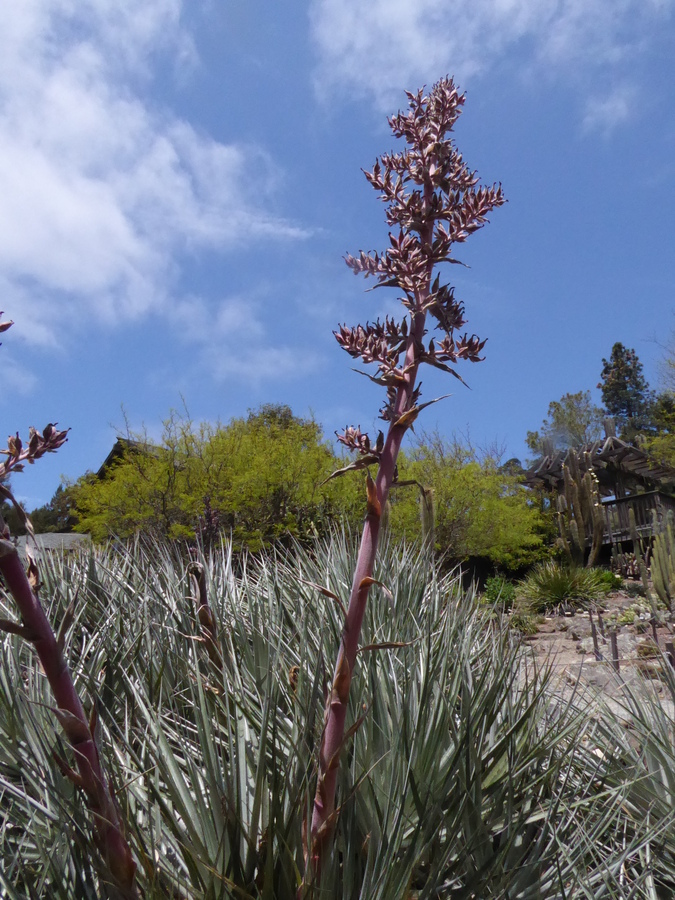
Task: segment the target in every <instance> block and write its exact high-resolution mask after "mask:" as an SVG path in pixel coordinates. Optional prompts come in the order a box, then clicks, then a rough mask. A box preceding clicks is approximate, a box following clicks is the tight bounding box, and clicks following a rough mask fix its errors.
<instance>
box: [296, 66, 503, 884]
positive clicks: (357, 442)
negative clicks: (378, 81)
mask: <svg viewBox="0 0 675 900" xmlns="http://www.w3.org/2000/svg"><path fill="white" fill-rule="evenodd" d="M406 95H407V97H408V105H409V112H408V113H405V114H404V113H398V115H396V116H394V117H392V118H391V119H390V120H389V125H390V127H391V130H392V132H393V133H394V135H395V137H397V138H403V139H404V140H405V141H406V144H407V145H408V146H407V148H406V149H405V150H404V151H403V152H401V153H391V154H383V155H382V156H381V157H380V159H379V160H378V161H376V163H375V166H374V168H373V171H372V172H366V173H365V175H366V178H367V179H368V181H369V182H370V184H371V185H372V186H373V188H375V189H376V190H378V191H379V192H380V194H381V199H382V200H383V201H384V202H385V203H386V204H387V211H386V219H387V224H388V225H389V226H391V227H393V228H396V229H397V233H390V234H389V241H390V247H389V248H388V249H387V250H386V251H385V253H384V254H378V253H363V252H361V253H359V256H358V258H355V257H352V256H349V255H348V256H347V257H346V258H345V260H346V263H347V265H348V266H349V267H350V268H351V269H352V270H353V272H354V273H355V274H359V273H362V274H364V275H365V276H366V277H369V276H371V277H374V278H375V279H376V280H377V285H376V287H396V288H398V289H399V290H400V291H402V292H403V296H402V297H401V302H402V303H403V305H404V307H405V309H406V311H407V314H406V317H405V318H404V320H403V321H402V322H396V321H394V320H391V319H389V318H386V319H385V321H384V323H381V322H380V321H379V320H378V321H377V322H375V323H367V324H366V325H365V326H363V325H358V326H356V327H355V328H347V327H346V326H340V328H339V330H338V331H336V332H335V337H336V339H337V341H338V343H339V344H340V345H341V346H342V348H343V349H344V350H346V351H347V353H349V355H350V356H352V357H353V358H356V359H361V360H362V361H363V362H364V363H374V364H376V365H377V369H378V372H377V375H370V374H367V373H362V374H367V377H369V378H370V379H371V380H372V381H374V382H375V383H376V384H378V385H381V386H382V387H384V388H386V391H387V400H386V402H385V404H384V406H383V408H382V410H381V412H380V416H381V418H382V419H383V420H384V421H385V422H387V423H388V430H387V435H386V438H385V437H384V435H383V433H382V432H380V434H379V436H378V438H377V440H376V441H375V442H374V443H373V442H371V440H370V438H369V436H368V435H366V434H364V433H362V432H361V430H360V429H359V428H352V427H349V428H347V429H346V430H345V432H344V434H340V435H338V440H339V441H341V442H342V443H343V444H344V445H345V446H346V447H348V448H349V449H350V450H353V451H355V452H356V453H357V454H358V457H357V459H356V460H355V462H353V463H352V464H351V465H349V466H346V467H345V468H344V469H341V470H340V471H339V472H336V473H334V474H335V475H338V474H343V473H344V472H347V471H350V470H354V469H367V470H368V474H367V477H366V487H367V497H368V505H367V512H366V518H365V523H364V527H363V533H362V538H361V545H360V549H359V555H358V560H357V563H356V570H355V572H354V578H353V582H352V589H351V595H350V599H349V606H348V608H347V614H346V619H345V624H344V628H343V632H342V638H341V641H340V648H339V651H338V656H337V661H336V664H335V670H334V675H333V682H332V685H331V689H330V692H329V696H328V698H327V703H326V711H325V720H324V729H323V735H322V739H321V746H320V751H319V766H318V780H317V789H316V795H315V799H314V806H313V813H312V822H311V828H310V841H309V847H308V855H309V862H310V864H311V870H312V871H313V872H314V873H315V874H317V873H318V872H319V871H320V868H321V861H322V857H323V855H324V853H325V852H326V847H327V845H328V841H329V838H330V835H331V833H332V830H333V826H334V823H335V818H336V814H337V810H336V806H335V788H336V782H337V772H338V766H339V761H340V754H341V751H342V747H343V745H344V743H345V740H346V739H347V738H348V737H349V736H350V735H351V733H353V730H354V727H355V726H354V727H353V728H352V729H350V730H349V731H347V733H345V722H346V716H347V706H348V700H349V686H350V682H351V678H352V672H353V670H354V665H355V662H356V656H357V652H358V648H359V635H360V631H361V623H362V621H363V616H364V612H365V608H366V602H367V599H368V591H369V588H370V586H371V585H372V584H373V583H374V581H373V578H372V574H373V565H374V562H375V554H376V552H377V544H378V538H379V532H380V518H381V512H382V510H383V509H384V505H385V503H386V502H387V496H388V494H389V489H390V487H391V485H392V483H394V482H395V480H396V460H397V457H398V453H399V450H400V448H401V443H402V441H403V437H404V435H405V433H406V431H407V430H408V428H410V427H411V426H412V425H413V423H414V421H415V419H416V418H417V415H418V414H419V412H420V411H421V410H422V409H423V408H424V407H426V406H429V405H430V404H431V403H435V402H436V401H435V400H431V401H429V402H427V403H420V402H419V398H420V389H419V387H416V385H415V382H416V378H417V372H418V369H419V367H420V365H421V364H422V363H426V364H427V365H431V366H434V367H435V368H438V369H441V370H443V371H445V372H449V373H450V374H452V375H454V376H455V377H456V378H460V376H459V375H458V373H457V372H456V370H455V369H454V368H453V366H454V365H455V364H456V363H457V362H458V361H459V360H470V361H471V362H478V361H479V360H481V359H482V357H481V356H480V353H481V350H482V349H483V346H484V345H485V341H481V340H479V338H478V337H476V335H471V336H470V337H469V336H468V335H467V334H464V336H463V337H460V336H459V335H458V334H457V335H456V332H458V330H459V329H460V328H462V326H463V325H464V324H465V319H464V307H463V305H462V303H461V302H459V301H457V300H456V299H455V296H454V289H453V288H452V287H449V286H448V285H441V284H440V276H436V277H435V278H434V269H435V267H436V265H437V264H438V263H441V262H448V263H458V260H457V259H455V258H454V257H453V256H452V254H451V250H452V245H453V244H454V243H461V242H463V241H464V240H466V238H467V237H468V236H469V235H470V234H472V233H473V232H474V231H476V230H477V229H478V228H480V227H481V226H482V225H484V224H485V222H486V221H487V214H488V213H489V212H490V210H492V209H493V208H495V207H498V206H501V205H502V204H503V203H504V202H505V200H504V196H503V193H502V189H501V186H497V185H493V186H492V187H490V188H485V187H478V177H477V175H476V173H475V172H471V171H470V170H469V169H468V168H467V166H466V165H465V163H464V161H463V160H462V157H461V154H460V153H459V152H458V151H457V150H456V149H455V147H454V143H453V141H452V139H451V137H450V134H451V132H452V129H453V126H454V123H455V122H456V120H457V118H458V117H459V115H460V113H461V109H462V106H463V105H464V96H463V95H461V94H459V93H458V91H457V89H456V88H455V85H454V83H453V81H452V80H451V79H449V78H445V79H442V80H441V81H439V82H438V83H437V84H436V85H434V87H433V88H432V90H431V91H430V93H429V95H428V96H425V95H424V94H423V91H419V92H418V93H416V94H413V93H409V92H406ZM428 314H430V315H431V317H432V319H433V320H434V324H435V328H437V329H438V330H439V331H440V332H441V335H442V336H441V338H440V339H438V338H436V339H434V338H432V339H431V340H430V341H429V342H428V343H427V344H425V343H424V338H425V336H426V334H427V317H428ZM460 380H461V378H460ZM438 399H441V398H438ZM371 465H377V475H376V477H375V480H374V481H373V479H372V478H371V475H370V471H369V468H368V467H369V466H371ZM331 477H332V476H331Z"/></svg>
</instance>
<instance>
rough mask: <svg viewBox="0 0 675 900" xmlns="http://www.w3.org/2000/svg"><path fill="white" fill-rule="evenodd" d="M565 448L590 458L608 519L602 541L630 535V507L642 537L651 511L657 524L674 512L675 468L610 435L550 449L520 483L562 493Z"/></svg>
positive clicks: (646, 532)
mask: <svg viewBox="0 0 675 900" xmlns="http://www.w3.org/2000/svg"><path fill="white" fill-rule="evenodd" d="M568 452H572V453H576V454H577V455H578V456H579V457H585V456H586V454H588V457H590V461H591V465H592V468H593V472H594V473H595V476H596V478H597V479H598V491H599V493H600V496H601V497H602V498H605V499H603V501H602V503H603V508H604V512H605V520H606V523H607V524H606V529H605V536H604V539H603V540H604V543H610V542H615V541H624V540H628V539H630V525H629V510H630V509H632V510H633V512H634V515H635V521H636V525H637V528H638V532H639V533H640V534H641V535H645V536H649V535H651V534H652V530H653V528H652V522H653V512H656V516H657V519H658V521H659V522H662V521H663V520H664V518H665V517H666V515H667V513H668V511H669V510H672V511H673V515H674V516H675V497H674V496H673V493H674V492H675V469H674V468H672V467H671V466H666V465H663V464H662V463H660V462H658V461H657V460H655V459H654V458H653V457H651V456H650V455H649V454H648V453H646V452H645V451H644V450H640V449H639V448H638V447H634V446H632V445H631V444H628V443H626V441H623V440H621V438H618V437H615V436H613V435H612V436H609V437H606V438H604V439H602V440H599V441H593V442H591V443H589V444H584V445H583V446H581V447H578V448H576V449H575V450H572V451H568V450H553V449H552V448H551V449H550V452H549V453H545V454H544V456H543V457H542V458H541V459H540V460H537V462H536V463H534V465H533V466H531V467H530V468H529V469H527V470H526V471H525V472H524V473H523V476H524V483H525V484H526V485H527V486H528V487H531V488H538V489H539V490H545V491H548V492H551V493H556V494H557V493H561V492H562V491H563V485H564V482H563V465H564V463H565V459H566V458H567V454H568ZM588 457H587V458H588Z"/></svg>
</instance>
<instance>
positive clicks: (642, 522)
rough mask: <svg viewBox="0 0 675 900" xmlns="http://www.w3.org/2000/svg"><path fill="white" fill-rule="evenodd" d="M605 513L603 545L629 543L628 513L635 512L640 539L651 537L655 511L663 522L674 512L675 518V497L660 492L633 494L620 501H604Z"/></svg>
mask: <svg viewBox="0 0 675 900" xmlns="http://www.w3.org/2000/svg"><path fill="white" fill-rule="evenodd" d="M602 506H603V510H604V513H605V533H604V536H603V539H602V542H603V544H610V543H612V542H613V541H628V540H630V538H631V533H630V519H629V516H628V511H629V510H630V509H632V510H633V514H634V515H635V525H636V527H637V530H638V534H639V535H640V537H650V536H651V535H652V533H653V511H656V516H657V520H658V522H659V523H661V522H663V521H664V520H665V518H666V516H667V515H668V511H669V510H672V513H673V516H675V497H669V496H668V495H667V494H662V493H661V492H660V491H649V492H647V493H645V494H633V495H632V496H630V497H622V498H621V499H620V500H605V501H603V504H602Z"/></svg>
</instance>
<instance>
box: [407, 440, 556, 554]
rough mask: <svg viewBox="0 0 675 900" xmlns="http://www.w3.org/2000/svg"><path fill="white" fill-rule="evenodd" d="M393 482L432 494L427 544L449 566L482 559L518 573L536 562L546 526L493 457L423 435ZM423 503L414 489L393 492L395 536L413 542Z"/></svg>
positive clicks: (516, 481) (525, 493)
mask: <svg viewBox="0 0 675 900" xmlns="http://www.w3.org/2000/svg"><path fill="white" fill-rule="evenodd" d="M399 480H400V481H401V482H405V481H415V482H417V484H418V485H419V486H421V487H424V488H425V489H427V490H431V492H432V498H433V507H434V544H435V546H436V549H438V550H439V551H441V552H444V553H447V555H448V556H449V557H450V558H451V559H453V560H457V561H461V560H464V559H468V558H470V557H482V558H485V559H489V560H490V561H491V562H492V563H493V564H494V565H495V566H498V567H500V568H503V569H518V568H521V567H523V566H526V565H528V564H530V563H532V562H534V561H535V560H536V559H538V558H539V557H540V556H541V553H542V550H543V546H544V533H545V530H546V523H545V522H544V519H543V516H542V513H541V511H540V509H539V507H538V504H537V503H536V502H535V501H534V499H533V497H532V495H531V494H530V493H529V492H528V491H527V490H526V489H524V488H523V487H522V485H521V484H520V482H519V479H518V478H517V477H515V476H514V475H511V474H508V472H507V471H505V470H504V469H503V468H502V467H500V466H499V460H498V459H497V458H495V457H494V456H491V455H489V454H488V455H484V456H481V455H480V454H478V453H477V452H476V451H475V450H474V449H473V448H471V447H467V446H466V445H465V444H461V443H457V442H454V441H448V440H447V439H444V438H443V437H441V436H440V435H437V434H435V435H431V436H430V435H425V436H424V437H423V438H422V440H421V441H420V442H419V443H418V445H417V447H416V448H415V449H414V450H412V451H411V452H409V453H407V454H404V455H402V456H401V457H399ZM424 502H425V501H424V498H423V497H422V494H421V491H420V490H418V489H416V488H415V486H414V485H412V486H407V487H400V488H398V489H397V490H396V491H395V493H394V494H393V496H392V498H391V512H390V527H391V530H392V532H393V534H394V535H395V536H397V537H400V536H404V537H406V538H408V539H416V538H418V537H419V535H420V513H421V511H422V510H423V509H424V507H423V504H424Z"/></svg>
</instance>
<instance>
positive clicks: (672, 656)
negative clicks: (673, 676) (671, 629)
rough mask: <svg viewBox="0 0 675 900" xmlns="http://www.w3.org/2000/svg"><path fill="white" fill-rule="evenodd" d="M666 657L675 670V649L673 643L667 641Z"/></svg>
mask: <svg viewBox="0 0 675 900" xmlns="http://www.w3.org/2000/svg"><path fill="white" fill-rule="evenodd" d="M666 656H667V657H668V662H669V663H670V664H671V666H673V668H675V649H673V642H672V641H666Z"/></svg>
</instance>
